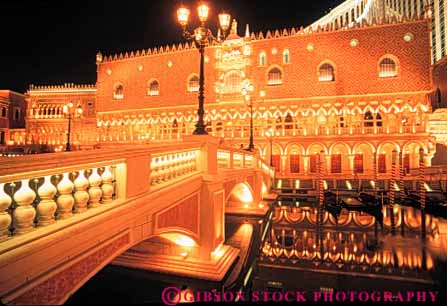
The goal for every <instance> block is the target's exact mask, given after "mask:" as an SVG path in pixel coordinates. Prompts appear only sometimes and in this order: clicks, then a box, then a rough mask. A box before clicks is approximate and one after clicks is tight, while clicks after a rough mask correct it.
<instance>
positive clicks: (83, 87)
mask: <svg viewBox="0 0 447 306" xmlns="http://www.w3.org/2000/svg"><path fill="white" fill-rule="evenodd" d="M77 90H96V85H94V84H74V83H65V84H64V85H34V84H31V85H30V87H29V91H77Z"/></svg>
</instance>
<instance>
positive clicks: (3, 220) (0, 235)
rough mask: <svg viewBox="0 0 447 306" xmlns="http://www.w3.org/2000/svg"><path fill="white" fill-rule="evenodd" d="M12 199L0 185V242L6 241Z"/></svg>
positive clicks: (10, 219) (2, 185) (10, 220)
mask: <svg viewBox="0 0 447 306" xmlns="http://www.w3.org/2000/svg"><path fill="white" fill-rule="evenodd" d="M11 203H12V199H11V197H10V196H9V195H8V194H7V193H6V192H5V184H3V183H2V184H0V242H2V241H4V240H6V239H8V237H9V226H10V225H11V222H12V218H11V215H10V214H9V212H8V209H9V206H11Z"/></svg>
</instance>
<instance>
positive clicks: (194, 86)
mask: <svg viewBox="0 0 447 306" xmlns="http://www.w3.org/2000/svg"><path fill="white" fill-rule="evenodd" d="M199 88H200V80H199V77H198V76H197V75H193V76H191V77H190V78H189V80H188V91H189V92H199Z"/></svg>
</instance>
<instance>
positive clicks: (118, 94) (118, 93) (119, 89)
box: [113, 84, 124, 100]
mask: <svg viewBox="0 0 447 306" xmlns="http://www.w3.org/2000/svg"><path fill="white" fill-rule="evenodd" d="M113 98H114V99H116V100H122V99H124V86H123V84H116V85H115V90H114V91H113Z"/></svg>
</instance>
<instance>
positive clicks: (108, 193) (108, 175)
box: [101, 166, 114, 204]
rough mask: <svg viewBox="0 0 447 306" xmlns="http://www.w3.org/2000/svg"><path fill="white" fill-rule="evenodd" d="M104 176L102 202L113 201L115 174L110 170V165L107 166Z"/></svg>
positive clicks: (102, 176)
mask: <svg viewBox="0 0 447 306" xmlns="http://www.w3.org/2000/svg"><path fill="white" fill-rule="evenodd" d="M101 178H102V186H101V190H102V203H104V204H107V203H111V202H112V201H113V191H114V190H113V174H112V172H111V171H110V166H107V167H105V170H104V172H103V174H102V175H101Z"/></svg>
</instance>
